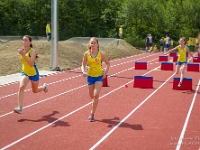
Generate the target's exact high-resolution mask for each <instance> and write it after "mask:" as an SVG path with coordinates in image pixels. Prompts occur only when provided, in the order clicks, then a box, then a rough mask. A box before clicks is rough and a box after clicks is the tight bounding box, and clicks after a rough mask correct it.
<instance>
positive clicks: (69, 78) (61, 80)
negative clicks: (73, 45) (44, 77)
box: [0, 54, 155, 100]
mask: <svg viewBox="0 0 200 150" xmlns="http://www.w3.org/2000/svg"><path fill="white" fill-rule="evenodd" d="M153 55H155V54H153ZM153 55H148V56H144V57H142V58H137V59H134V60H129V61H126V62H122V63H119V64H116V65H112V66H111V67H110V68H112V67H118V66H119V65H124V64H127V63H131V62H134V61H137V60H140V59H144V58H147V57H150V56H153ZM124 59H125V58H124ZM54 75H55V74H54ZM52 76H53V75H52ZM80 76H82V75H77V76H72V77H68V78H65V79H60V80H57V81H54V82H51V83H48V84H47V85H51V84H56V83H59V82H64V81H67V80H71V79H74V78H78V77H80ZM28 91H32V89H31V88H30V89H27V90H25V91H24V92H28ZM14 95H17V92H16V93H12V94H9V95H5V96H1V97H0V100H1V99H4V98H7V97H11V96H14Z"/></svg>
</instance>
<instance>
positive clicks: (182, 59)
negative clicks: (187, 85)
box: [165, 37, 194, 87]
mask: <svg viewBox="0 0 200 150" xmlns="http://www.w3.org/2000/svg"><path fill="white" fill-rule="evenodd" d="M178 42H179V45H178V46H177V47H175V48H173V49H171V50H169V51H168V52H166V53H165V55H166V54H168V53H170V52H171V51H174V50H177V51H178V53H179V55H178V61H177V63H176V74H178V73H179V69H180V71H181V76H180V82H179V84H178V87H181V86H182V81H183V78H184V72H185V67H186V65H187V52H188V53H189V54H190V56H191V57H193V58H194V56H193V55H192V53H191V52H190V50H189V48H188V47H187V46H186V43H187V41H186V39H185V38H184V37H182V38H180V39H179V41H178Z"/></svg>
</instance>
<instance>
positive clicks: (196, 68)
mask: <svg viewBox="0 0 200 150" xmlns="http://www.w3.org/2000/svg"><path fill="white" fill-rule="evenodd" d="M187 71H194V72H199V64H195V63H188V64H187Z"/></svg>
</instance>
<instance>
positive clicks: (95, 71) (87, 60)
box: [81, 37, 110, 122]
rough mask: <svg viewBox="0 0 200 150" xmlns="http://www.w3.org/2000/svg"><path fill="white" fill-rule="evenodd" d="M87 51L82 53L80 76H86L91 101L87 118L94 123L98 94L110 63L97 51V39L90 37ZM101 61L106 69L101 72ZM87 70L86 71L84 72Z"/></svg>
mask: <svg viewBox="0 0 200 150" xmlns="http://www.w3.org/2000/svg"><path fill="white" fill-rule="evenodd" d="M87 49H88V51H86V52H85V53H84V56H83V60H82V66H81V70H82V74H83V76H84V77H86V76H87V84H88V87H89V95H90V98H91V99H92V110H91V114H90V116H89V118H88V119H89V121H91V122H92V121H94V113H95V111H96V108H97V105H98V100H99V93H100V91H101V88H102V85H103V79H104V78H105V77H106V75H107V73H108V70H109V67H110V62H109V60H108V58H107V56H106V55H105V54H104V53H103V52H100V51H99V42H98V39H97V38H95V37H92V38H91V39H90V41H89V43H88V46H87ZM102 61H104V62H105V64H106V68H105V70H103V68H102ZM86 64H87V65H88V70H87V69H86ZM86 70H87V71H86Z"/></svg>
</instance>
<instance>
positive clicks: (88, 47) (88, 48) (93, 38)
mask: <svg viewBox="0 0 200 150" xmlns="http://www.w3.org/2000/svg"><path fill="white" fill-rule="evenodd" d="M92 40H95V41H96V42H97V44H98V49H99V40H98V39H97V38H96V37H92V38H91V39H90V40H89V42H88V45H87V50H91V46H90V42H91V41H92Z"/></svg>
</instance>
